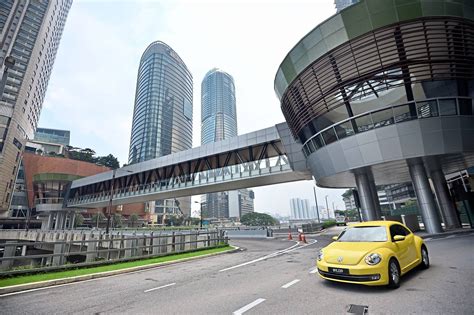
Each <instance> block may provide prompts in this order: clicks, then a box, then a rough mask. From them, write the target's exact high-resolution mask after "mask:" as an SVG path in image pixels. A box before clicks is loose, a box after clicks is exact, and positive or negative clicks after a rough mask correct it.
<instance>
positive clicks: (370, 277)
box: [318, 269, 380, 282]
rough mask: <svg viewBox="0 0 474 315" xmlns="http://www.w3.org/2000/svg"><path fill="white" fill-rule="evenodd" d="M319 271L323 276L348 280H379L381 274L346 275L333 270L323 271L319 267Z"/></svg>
mask: <svg viewBox="0 0 474 315" xmlns="http://www.w3.org/2000/svg"><path fill="white" fill-rule="evenodd" d="M318 272H319V274H320V275H321V276H323V277H326V278H329V279H335V280H346V281H355V282H367V281H377V280H379V279H380V274H373V275H344V274H335V273H332V272H327V271H322V270H321V269H318Z"/></svg>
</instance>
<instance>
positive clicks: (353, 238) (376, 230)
mask: <svg viewBox="0 0 474 315" xmlns="http://www.w3.org/2000/svg"><path fill="white" fill-rule="evenodd" d="M337 241H338V242H386V241H387V230H386V228H385V227H384V226H360V227H353V228H349V229H347V230H345V231H343V232H342V233H341V235H339V238H338V239H337Z"/></svg>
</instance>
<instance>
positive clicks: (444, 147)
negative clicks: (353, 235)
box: [308, 116, 474, 187]
mask: <svg viewBox="0 0 474 315" xmlns="http://www.w3.org/2000/svg"><path fill="white" fill-rule="evenodd" d="M463 125H467V126H468V127H467V128H465V129H461V128H460V127H459V126H463ZM472 126H474V116H456V117H431V118H426V119H420V120H414V121H408V122H403V123H399V124H396V125H394V126H387V127H382V128H379V129H375V130H370V131H366V132H364V133H361V134H356V135H354V136H352V137H348V138H345V139H343V140H340V141H336V142H334V143H331V144H329V145H327V146H325V147H322V148H320V149H319V150H316V151H315V152H314V153H312V154H311V155H309V157H308V165H309V166H310V169H311V171H312V174H313V175H314V176H315V178H316V181H317V182H318V185H321V186H324V187H350V186H351V185H352V186H353V185H355V183H354V180H353V178H352V172H353V171H354V170H356V169H360V168H362V167H371V168H372V171H373V172H374V176H375V178H376V182H377V183H378V184H380V185H382V184H391V183H397V182H402V181H403V180H409V174H408V168H407V167H406V163H405V160H406V159H409V158H418V157H420V158H423V157H428V156H438V157H440V159H441V161H442V162H441V165H442V167H443V170H444V171H445V172H447V173H449V172H454V171H458V170H460V169H465V168H467V167H469V166H472V165H474V141H473V139H474V130H473V128H474V127H472ZM393 127H395V128H396V129H395V130H396V136H393V137H379V135H380V134H383V135H384V136H388V135H394V130H393ZM386 128H387V129H390V130H389V131H388V132H387V133H385V132H383V129H386ZM370 133H372V134H374V135H376V134H377V133H378V135H377V136H376V137H375V141H371V142H367V141H366V139H373V138H374V137H372V136H370V135H369V134H370ZM362 136H363V138H364V140H362V141H360V139H359V138H361V137H362ZM347 142H352V143H364V144H363V145H358V146H354V147H347V146H346V143H347ZM400 163H401V164H400Z"/></svg>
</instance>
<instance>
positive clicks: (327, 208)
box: [324, 195, 331, 219]
mask: <svg viewBox="0 0 474 315" xmlns="http://www.w3.org/2000/svg"><path fill="white" fill-rule="evenodd" d="M328 196H329V195H326V196H325V197H324V199H326V210H327V212H328V219H330V218H331V216H330V215H329V205H328Z"/></svg>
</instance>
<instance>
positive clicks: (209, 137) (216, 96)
mask: <svg viewBox="0 0 474 315" xmlns="http://www.w3.org/2000/svg"><path fill="white" fill-rule="evenodd" d="M235 136H237V111H236V101H235V85H234V79H233V78H232V76H231V75H230V74H228V73H226V72H224V71H222V70H220V69H217V68H214V69H212V70H210V71H209V72H208V73H207V74H206V75H205V76H204V79H203V80H202V85H201V144H206V143H210V142H215V141H220V140H224V139H227V138H231V137H235ZM203 199H205V201H204V205H203V211H204V214H205V216H206V217H208V218H229V217H231V218H232V217H240V216H241V215H242V214H244V213H247V212H250V211H253V192H252V193H251V194H250V192H249V191H248V190H247V189H242V190H239V191H228V192H218V193H210V194H207V195H205V197H203ZM249 200H250V201H249Z"/></svg>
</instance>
